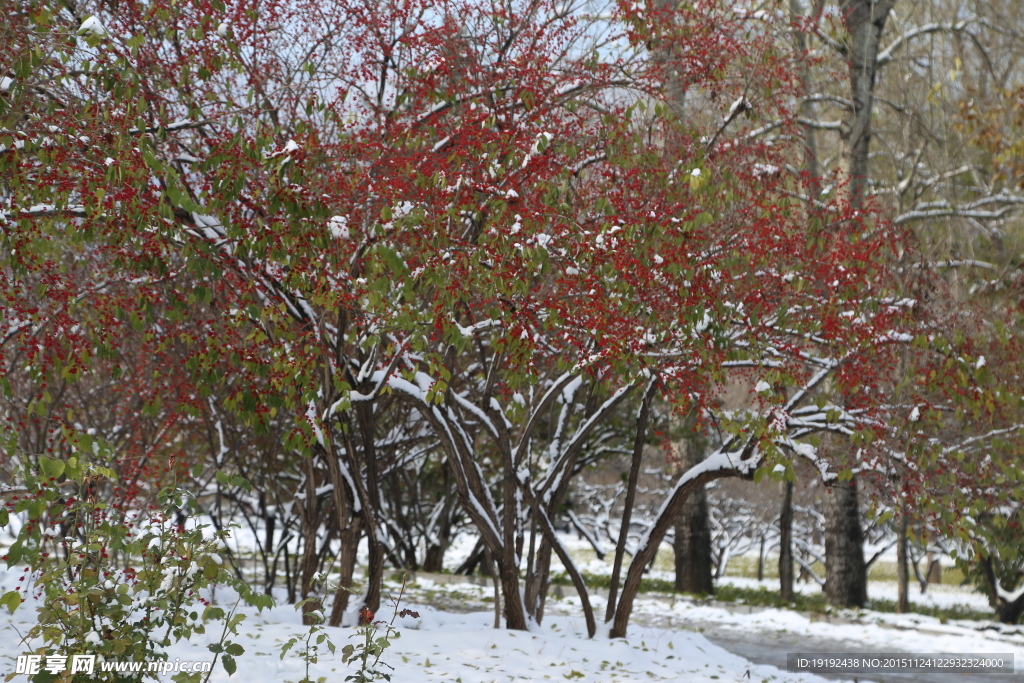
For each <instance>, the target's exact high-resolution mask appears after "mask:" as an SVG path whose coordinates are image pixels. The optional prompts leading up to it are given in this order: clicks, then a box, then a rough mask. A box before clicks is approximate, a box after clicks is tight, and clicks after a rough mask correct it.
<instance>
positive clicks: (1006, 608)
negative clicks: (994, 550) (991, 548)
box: [981, 557, 1024, 625]
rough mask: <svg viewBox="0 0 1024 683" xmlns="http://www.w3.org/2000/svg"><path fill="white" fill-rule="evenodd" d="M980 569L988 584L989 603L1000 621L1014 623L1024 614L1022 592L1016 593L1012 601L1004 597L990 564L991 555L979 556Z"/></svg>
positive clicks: (1023, 594)
mask: <svg viewBox="0 0 1024 683" xmlns="http://www.w3.org/2000/svg"><path fill="white" fill-rule="evenodd" d="M981 569H982V571H983V572H984V573H985V582H986V583H987V585H988V594H989V603H991V605H992V607H994V608H995V610H996V615H998V617H999V621H1000V623H1003V624H1011V625H1012V624H1016V623H1017V622H1018V621H1020V618H1021V616H1022V615H1024V593H1021V594H1020V595H1018V596H1017V598H1016V599H1015V600H1013V601H1010V600H1007V599H1006V596H1005V594H1003V591H1002V587H1001V586H1000V584H999V578H998V577H997V576H996V573H995V568H994V567H993V566H992V558H991V557H982V558H981Z"/></svg>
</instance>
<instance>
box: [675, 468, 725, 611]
mask: <svg viewBox="0 0 1024 683" xmlns="http://www.w3.org/2000/svg"><path fill="white" fill-rule="evenodd" d="M693 464H697V463H691V466H692V465H693ZM687 469H689V467H687ZM674 550H675V554H676V563H675V564H676V584H675V588H676V590H677V591H682V592H684V593H695V594H700V595H711V594H712V593H714V592H715V582H714V571H713V569H712V562H711V527H710V522H709V516H708V496H707V493H706V492H705V491H704V489H703V488H700V489H697V490H696V491H694V492H693V493H692V494H691V495H690V497H689V498H687V499H686V501H685V502H684V503H683V504H682V506H681V509H680V510H679V515H678V516H677V517H676V537H675V545H674Z"/></svg>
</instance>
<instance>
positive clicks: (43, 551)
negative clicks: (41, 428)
mask: <svg viewBox="0 0 1024 683" xmlns="http://www.w3.org/2000/svg"><path fill="white" fill-rule="evenodd" d="M114 476H115V475H114V473H113V472H112V471H111V470H110V469H108V468H106V467H103V466H102V465H94V464H92V463H88V462H85V461H83V460H82V459H80V458H77V457H71V458H69V459H67V460H58V459H52V458H47V457H45V456H42V457H40V458H39V464H38V467H37V468H35V469H28V470H26V471H25V472H24V474H23V477H22V479H23V481H24V482H25V488H26V491H25V494H24V495H23V496H19V497H18V498H19V499H18V500H15V501H12V502H9V503H7V506H8V507H9V509H7V508H4V509H3V513H2V515H0V522H3V525H7V524H8V523H9V522H10V512H15V513H27V517H28V523H26V524H24V525H23V526H22V527H21V529H20V531H19V533H18V537H17V540H16V542H15V543H14V544H12V546H11V547H10V549H9V550H8V553H7V555H6V557H5V559H6V561H7V565H8V566H9V567H10V566H13V565H16V564H24V565H27V567H28V568H29V570H30V574H31V575H32V576H34V577H35V580H34V582H33V584H34V585H33V587H34V590H35V591H37V592H38V593H39V594H40V598H41V604H40V607H39V609H38V621H37V623H36V624H35V625H34V626H33V627H32V628H31V629H30V630H29V632H28V634H27V637H28V638H30V639H38V640H39V641H40V642H41V643H42V645H41V646H40V647H39V648H38V649H37V650H36V651H35V653H36V654H41V655H70V654H92V655H97V656H99V657H100V658H104V659H108V660H117V661H155V660H165V659H166V658H167V655H166V652H165V649H164V648H166V647H167V646H169V645H171V644H173V643H175V642H177V641H179V640H188V639H189V638H191V637H192V635H193V634H202V633H205V632H206V628H207V625H208V624H209V623H210V622H212V621H223V622H224V626H223V631H222V634H221V637H220V638H219V639H218V641H217V642H216V643H215V644H214V645H212V646H210V649H211V652H213V653H214V654H215V655H217V656H219V655H223V663H224V667H225V669H226V670H228V672H229V673H231V672H233V670H234V657H236V656H238V655H240V654H242V652H243V651H244V650H243V648H242V647H241V646H240V645H238V644H237V643H234V642H232V641H231V640H230V639H229V636H230V635H233V634H237V627H238V625H239V624H240V623H241V621H242V620H243V619H244V618H245V615H241V614H235V613H234V609H232V610H231V612H230V613H228V614H225V612H224V610H222V609H221V608H219V607H215V606H208V607H207V608H206V609H204V610H202V612H201V613H200V612H199V611H197V610H195V609H194V607H193V605H194V604H195V602H196V601H198V599H199V598H200V596H201V592H202V591H204V590H205V589H208V588H210V587H211V586H213V585H214V584H217V585H227V586H230V587H232V588H234V589H235V590H237V591H238V593H239V595H240V601H245V602H247V603H249V604H251V605H253V606H256V607H257V608H259V609H263V608H265V607H269V606H271V605H272V604H273V603H272V600H271V599H270V598H269V597H268V596H263V595H256V594H254V593H253V592H252V590H251V589H250V588H249V587H248V586H247V585H246V584H244V583H242V582H240V581H239V580H238V579H236V578H235V576H234V574H233V572H231V571H230V570H229V569H228V568H227V567H226V566H225V562H224V559H223V557H222V553H223V538H224V536H225V535H226V533H227V532H224V531H222V532H218V533H215V534H212V535H211V536H210V537H207V532H206V530H205V528H204V527H202V526H200V527H196V528H193V529H182V528H180V527H178V526H177V525H175V524H172V523H170V521H169V520H173V519H174V517H175V515H176V514H177V512H178V511H179V510H180V509H182V508H183V507H184V508H187V509H190V511H191V512H192V513H196V512H198V508H197V506H196V504H195V502H194V500H193V499H192V498H191V497H189V496H187V495H185V494H184V492H182V491H180V490H178V489H174V488H167V489H164V490H161V491H160V492H159V512H158V513H157V514H156V515H155V516H154V517H151V518H143V517H141V516H140V517H134V518H132V521H131V522H128V521H126V520H125V518H123V517H122V516H121V513H120V512H119V511H117V510H114V509H112V508H109V507H108V506H107V505H106V504H104V503H102V502H100V500H99V496H98V495H96V493H95V492H96V491H97V490H98V489H99V488H100V487H102V486H104V485H108V484H111V483H113V482H112V480H113V478H114ZM58 478H60V481H59V482H58ZM72 487H74V488H75V490H77V491H79V492H80V495H79V496H77V497H71V496H68V495H67V491H68V490H69V489H71V488H72ZM59 528H65V529H68V531H67V532H65V533H73V534H74V535H69V536H66V537H64V538H58V537H57V536H56V534H54V533H53V531H56V530H57V529H59ZM51 530H53V531H51ZM136 567H138V569H136ZM21 604H22V596H21V594H20V593H19V592H18V591H11V592H8V593H5V594H4V595H3V596H0V606H3V607H6V608H7V609H8V610H9V611H10V612H12V613H13V612H14V611H16V610H17V609H18V608H19V607H20V605H21ZM236 606H237V603H236ZM215 659H216V657H215ZM50 676H51V675H50V674H47V673H45V672H42V673H40V674H39V675H38V676H36V677H34V678H33V680H34V681H40V682H41V681H44V680H48V677H50ZM140 676H141V677H142V678H156V677H157V676H158V673H157V672H149V671H148V670H146V669H143V671H142V672H141V673H140ZM116 677H117V675H116V674H115V673H114V672H100V671H98V670H97V671H96V672H95V673H94V677H93V679H92V680H95V681H103V680H115V678H116ZM176 680H179V681H181V682H182V683H187V682H190V683H197V682H198V681H199V680H200V674H198V673H197V674H179V676H178V677H176Z"/></svg>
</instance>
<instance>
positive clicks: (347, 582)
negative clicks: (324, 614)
mask: <svg viewBox="0 0 1024 683" xmlns="http://www.w3.org/2000/svg"><path fill="white" fill-rule="evenodd" d="M362 535H363V534H362V530H361V528H360V523H359V518H358V517H356V518H354V519H352V520H351V522H350V523H349V526H348V528H347V529H343V530H342V532H341V553H340V557H339V561H340V563H341V577H340V578H339V579H338V590H337V591H335V593H334V606H333V607H332V608H331V620H330V622H329V623H330V625H331V626H341V622H342V619H343V618H344V617H345V611H346V610H348V599H349V596H350V595H351V592H352V577H353V576H354V575H355V571H356V552H357V551H358V549H359V539H360V538H361V537H362Z"/></svg>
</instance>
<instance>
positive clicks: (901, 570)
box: [896, 510, 910, 614]
mask: <svg viewBox="0 0 1024 683" xmlns="http://www.w3.org/2000/svg"><path fill="white" fill-rule="evenodd" d="M909 582H910V572H909V567H908V565H907V515H906V513H905V512H904V511H903V510H900V511H899V512H898V513H897V519H896V584H897V593H896V612H897V613H899V614H906V613H907V612H909V611H910V596H909V595H908V594H907V589H908V584H909Z"/></svg>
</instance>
